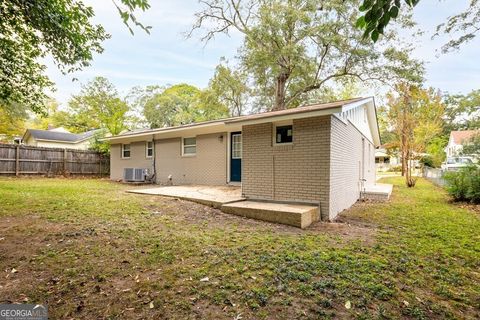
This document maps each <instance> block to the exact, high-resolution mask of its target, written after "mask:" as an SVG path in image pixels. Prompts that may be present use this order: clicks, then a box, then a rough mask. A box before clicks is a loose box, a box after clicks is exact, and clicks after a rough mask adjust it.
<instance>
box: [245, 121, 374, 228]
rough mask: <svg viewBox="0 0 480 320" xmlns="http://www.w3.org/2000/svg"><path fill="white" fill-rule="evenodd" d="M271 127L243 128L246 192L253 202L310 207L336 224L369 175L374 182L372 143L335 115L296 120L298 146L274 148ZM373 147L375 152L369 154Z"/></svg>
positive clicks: (369, 179) (294, 126)
mask: <svg viewBox="0 0 480 320" xmlns="http://www.w3.org/2000/svg"><path fill="white" fill-rule="evenodd" d="M273 129H274V126H273V124H272V123H263V124H255V125H247V126H244V127H243V132H242V133H243V159H242V166H243V172H242V189H243V193H244V196H246V197H247V198H250V199H259V200H277V201H298V202H310V203H316V204H319V205H320V215H321V218H322V219H323V220H333V219H335V217H336V216H337V214H338V213H339V212H341V211H342V210H344V209H347V208H349V207H350V206H352V205H353V204H354V203H355V202H356V201H357V200H358V198H359V196H360V175H361V165H362V138H364V139H365V140H364V141H365V142H364V148H365V151H364V155H363V157H364V159H365V169H364V176H365V179H367V182H366V183H370V184H373V183H375V152H374V150H375V149H374V147H373V144H372V143H371V142H370V141H369V140H368V139H366V138H365V137H364V136H363V135H362V134H361V133H360V131H358V130H357V129H356V128H355V127H354V126H353V125H352V124H351V123H350V122H347V123H344V122H342V121H341V120H339V119H337V118H336V117H334V116H324V117H314V118H306V119H298V120H294V121H293V139H294V141H293V144H291V145H285V146H274V145H273ZM369 146H370V152H369V151H368V150H369Z"/></svg>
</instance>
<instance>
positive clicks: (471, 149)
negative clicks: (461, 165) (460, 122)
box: [462, 129, 480, 158]
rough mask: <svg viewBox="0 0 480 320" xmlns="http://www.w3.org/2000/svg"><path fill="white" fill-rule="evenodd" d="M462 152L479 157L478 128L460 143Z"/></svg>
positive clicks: (479, 134)
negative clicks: (476, 131)
mask: <svg viewBox="0 0 480 320" xmlns="http://www.w3.org/2000/svg"><path fill="white" fill-rule="evenodd" d="M462 154H463V155H469V156H473V157H476V158H480V129H479V130H478V133H477V134H474V135H473V136H472V137H471V138H470V139H468V140H467V141H464V142H463V144H462Z"/></svg>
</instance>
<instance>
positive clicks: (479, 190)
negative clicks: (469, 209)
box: [444, 165, 480, 203]
mask: <svg viewBox="0 0 480 320" xmlns="http://www.w3.org/2000/svg"><path fill="white" fill-rule="evenodd" d="M444 178H445V180H446V182H447V191H448V193H449V194H450V195H451V196H452V197H453V198H454V199H455V201H470V202H473V203H480V167H479V166H476V165H473V166H468V167H465V168H461V169H460V170H459V171H456V172H446V173H445V176H444Z"/></svg>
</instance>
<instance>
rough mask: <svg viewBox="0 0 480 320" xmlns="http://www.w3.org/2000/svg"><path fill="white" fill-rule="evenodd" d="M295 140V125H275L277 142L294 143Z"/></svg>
mask: <svg viewBox="0 0 480 320" xmlns="http://www.w3.org/2000/svg"><path fill="white" fill-rule="evenodd" d="M292 142H293V126H292V125H288V126H278V127H275V143H277V144H281V143H292Z"/></svg>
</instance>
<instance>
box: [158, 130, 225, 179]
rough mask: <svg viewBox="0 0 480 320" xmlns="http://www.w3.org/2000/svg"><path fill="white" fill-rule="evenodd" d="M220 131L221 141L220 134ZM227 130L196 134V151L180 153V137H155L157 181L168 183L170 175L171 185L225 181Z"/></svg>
mask: <svg viewBox="0 0 480 320" xmlns="http://www.w3.org/2000/svg"><path fill="white" fill-rule="evenodd" d="M222 135H223V139H222V140H221V141H220V139H219V136H222ZM226 152H227V134H226V133H222V132H220V133H215V134H207V135H198V136H197V154H196V155H195V156H182V139H181V138H172V139H163V140H156V141H155V155H156V160H155V163H156V169H157V183H158V184H168V183H169V182H168V176H169V175H172V182H173V184H174V185H179V184H205V185H224V184H226V183H227V153H226Z"/></svg>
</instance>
